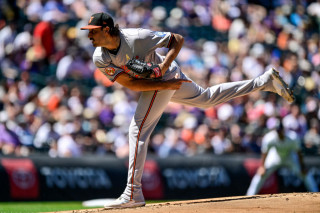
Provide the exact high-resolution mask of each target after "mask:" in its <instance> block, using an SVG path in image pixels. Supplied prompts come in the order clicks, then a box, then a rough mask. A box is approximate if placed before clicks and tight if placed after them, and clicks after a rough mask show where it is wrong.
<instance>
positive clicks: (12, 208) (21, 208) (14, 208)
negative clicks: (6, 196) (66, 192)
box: [0, 200, 167, 213]
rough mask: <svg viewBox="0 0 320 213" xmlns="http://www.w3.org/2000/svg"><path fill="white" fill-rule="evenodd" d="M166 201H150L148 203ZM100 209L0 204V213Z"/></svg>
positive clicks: (59, 204)
mask: <svg viewBox="0 0 320 213" xmlns="http://www.w3.org/2000/svg"><path fill="white" fill-rule="evenodd" d="M160 202H167V201H159V200H152V201H151V200H150V201H147V204H150V203H160ZM90 208H102V207H84V206H82V202H81V201H78V202H77V201H72V202H71V201H70V202H0V213H34V212H55V211H68V210H79V209H90Z"/></svg>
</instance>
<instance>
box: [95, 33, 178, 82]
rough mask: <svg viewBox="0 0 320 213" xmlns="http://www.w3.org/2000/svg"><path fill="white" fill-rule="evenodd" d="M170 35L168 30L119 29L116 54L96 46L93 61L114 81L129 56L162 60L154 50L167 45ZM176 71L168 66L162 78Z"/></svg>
mask: <svg viewBox="0 0 320 213" xmlns="http://www.w3.org/2000/svg"><path fill="white" fill-rule="evenodd" d="M172 37H173V36H172V34H171V33H170V32H157V31H151V30H147V29H141V28H138V29H121V30H120V42H121V43H120V49H119V50H118V52H117V54H116V55H114V54H112V53H110V52H109V51H108V50H107V49H106V48H104V47H97V48H96V50H95V52H94V54H93V62H94V63H95V65H96V66H97V67H98V69H99V70H100V71H101V72H102V73H103V74H104V75H106V76H107V77H108V79H109V80H111V81H112V82H114V81H115V80H116V79H117V77H118V76H119V75H120V74H122V73H124V71H123V68H122V67H123V66H124V65H126V63H127V62H128V61H129V60H130V59H131V58H137V59H140V60H143V61H145V62H152V63H154V64H160V63H161V62H163V60H164V56H161V55H160V54H159V53H157V52H156V51H155V50H156V49H157V48H161V47H169V46H170V44H171V41H172ZM173 64H176V63H173ZM177 72H180V69H177V66H170V68H169V69H168V70H167V71H166V73H165V75H164V76H163V79H164V80H168V79H171V78H174V77H175V75H176V73H177ZM179 76H180V74H179Z"/></svg>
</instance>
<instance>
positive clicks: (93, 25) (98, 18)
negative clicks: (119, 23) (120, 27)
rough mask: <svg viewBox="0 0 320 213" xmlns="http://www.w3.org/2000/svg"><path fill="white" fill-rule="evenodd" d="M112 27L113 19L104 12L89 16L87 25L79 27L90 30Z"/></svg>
mask: <svg viewBox="0 0 320 213" xmlns="http://www.w3.org/2000/svg"><path fill="white" fill-rule="evenodd" d="M106 26H108V27H114V23H113V19H112V18H111V16H109V15H108V14H106V13H96V14H93V15H92V16H91V17H90V20H89V23H88V25H87V26H84V27H81V28H80V29H81V30H91V29H97V28H101V27H106Z"/></svg>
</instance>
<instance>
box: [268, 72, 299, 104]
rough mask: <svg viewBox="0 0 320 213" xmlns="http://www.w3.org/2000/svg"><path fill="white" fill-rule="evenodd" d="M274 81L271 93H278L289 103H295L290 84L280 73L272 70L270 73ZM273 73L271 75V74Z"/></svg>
mask: <svg viewBox="0 0 320 213" xmlns="http://www.w3.org/2000/svg"><path fill="white" fill-rule="evenodd" d="M267 72H268V74H270V77H271V80H272V87H273V88H269V90H270V91H272V92H274V93H277V94H278V95H280V96H281V97H283V98H284V99H286V100H287V101H288V102H289V103H292V102H293V101H294V96H293V92H292V90H291V89H290V88H289V86H288V84H287V83H286V82H285V81H284V80H283V79H282V78H281V76H280V75H279V71H277V70H276V69H274V68H270V69H269V70H268V71H267ZM270 72H271V73H270Z"/></svg>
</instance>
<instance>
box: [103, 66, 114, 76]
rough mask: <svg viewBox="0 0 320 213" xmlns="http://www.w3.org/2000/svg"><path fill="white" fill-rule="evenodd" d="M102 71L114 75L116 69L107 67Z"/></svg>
mask: <svg viewBox="0 0 320 213" xmlns="http://www.w3.org/2000/svg"><path fill="white" fill-rule="evenodd" d="M104 72H105V73H107V74H108V75H114V74H115V72H116V70H115V69H114V68H113V67H107V68H105V69H104Z"/></svg>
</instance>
